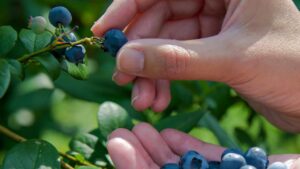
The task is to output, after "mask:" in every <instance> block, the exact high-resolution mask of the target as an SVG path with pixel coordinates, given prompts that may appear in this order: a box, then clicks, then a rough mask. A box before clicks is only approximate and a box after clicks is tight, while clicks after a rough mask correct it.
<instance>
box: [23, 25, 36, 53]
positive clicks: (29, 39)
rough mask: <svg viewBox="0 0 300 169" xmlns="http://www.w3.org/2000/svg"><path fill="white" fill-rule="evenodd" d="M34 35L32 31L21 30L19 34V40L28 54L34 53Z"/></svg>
mask: <svg viewBox="0 0 300 169" xmlns="http://www.w3.org/2000/svg"><path fill="white" fill-rule="evenodd" d="M36 36H37V35H36V34H35V33H34V32H33V31H32V30H28V29H22V30H21V32H20V40H21V42H22V43H23V45H24V47H25V48H26V49H27V51H28V52H30V53H32V52H34V49H35V48H34V46H35V41H36Z"/></svg>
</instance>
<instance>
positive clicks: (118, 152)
mask: <svg viewBox="0 0 300 169" xmlns="http://www.w3.org/2000/svg"><path fill="white" fill-rule="evenodd" d="M107 148H108V151H109V154H110V156H111V158H112V160H113V162H114V164H115V166H116V168H117V169H128V168H130V169H159V168H160V167H161V166H163V165H164V164H166V163H178V161H179V158H180V157H179V156H181V155H183V154H184V153H185V152H186V151H188V150H196V151H198V152H199V153H201V154H202V155H204V156H205V158H206V159H208V160H210V161H220V157H221V154H222V153H223V151H224V150H225V148H223V147H219V146H216V145H212V144H207V143H204V142H201V141H199V140H197V139H195V138H192V137H191V136H189V135H187V134H185V133H182V132H179V131H176V130H173V129H167V130H164V131H162V132H161V133H158V132H157V131H156V130H155V129H154V128H153V127H152V126H150V125H149V124H146V123H142V124H139V125H137V126H136V127H135V128H134V129H133V130H132V132H131V131H128V130H126V129H118V130H116V131H114V132H113V133H112V134H111V135H110V137H109V142H108V144H107ZM297 158H299V159H298V160H297ZM269 159H270V163H273V162H276V161H281V162H285V161H287V160H293V164H292V165H291V167H290V169H297V168H299V167H300V155H276V156H270V157H269Z"/></svg>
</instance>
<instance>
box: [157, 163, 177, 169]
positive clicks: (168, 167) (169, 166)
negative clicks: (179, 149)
mask: <svg viewBox="0 0 300 169" xmlns="http://www.w3.org/2000/svg"><path fill="white" fill-rule="evenodd" d="M160 169H180V167H179V165H178V164H175V163H168V164H165V165H164V166H162V167H161V168H160Z"/></svg>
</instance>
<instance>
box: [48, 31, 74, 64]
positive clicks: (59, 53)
mask: <svg viewBox="0 0 300 169" xmlns="http://www.w3.org/2000/svg"><path fill="white" fill-rule="evenodd" d="M55 38H56V37H52V39H51V43H53V41H54V40H55ZM76 41H77V37H76V35H75V34H74V33H73V32H71V33H70V34H67V35H64V36H63V37H62V38H60V39H59V40H58V42H65V43H70V42H76ZM65 52H66V48H63V49H56V50H53V51H51V53H52V54H53V55H54V56H55V57H56V58H60V57H61V56H64V55H65Z"/></svg>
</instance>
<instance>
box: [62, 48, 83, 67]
mask: <svg viewBox="0 0 300 169" xmlns="http://www.w3.org/2000/svg"><path fill="white" fill-rule="evenodd" d="M85 53H86V50H85V48H84V46H82V45H76V46H73V47H70V48H67V50H66V53H65V56H66V59H67V60H68V61H70V62H72V63H75V64H79V63H83V59H84V56H85Z"/></svg>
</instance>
